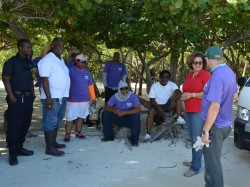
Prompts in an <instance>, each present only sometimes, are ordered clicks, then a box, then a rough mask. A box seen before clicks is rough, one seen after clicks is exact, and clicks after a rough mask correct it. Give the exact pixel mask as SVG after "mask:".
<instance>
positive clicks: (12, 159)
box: [9, 146, 18, 166]
mask: <svg viewBox="0 0 250 187" xmlns="http://www.w3.org/2000/svg"><path fill="white" fill-rule="evenodd" d="M9 164H10V165H11V166H14V165H17V164H18V160H17V148H16V146H9Z"/></svg>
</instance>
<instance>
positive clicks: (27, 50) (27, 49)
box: [19, 42, 33, 58]
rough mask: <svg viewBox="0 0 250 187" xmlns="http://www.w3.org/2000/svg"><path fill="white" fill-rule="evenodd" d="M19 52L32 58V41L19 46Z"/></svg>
mask: <svg viewBox="0 0 250 187" xmlns="http://www.w3.org/2000/svg"><path fill="white" fill-rule="evenodd" d="M19 53H20V54H21V55H22V56H23V57H28V58H31V56H32V53H33V52H32V46H31V43H29V42H25V43H23V45H22V46H20V47H19Z"/></svg>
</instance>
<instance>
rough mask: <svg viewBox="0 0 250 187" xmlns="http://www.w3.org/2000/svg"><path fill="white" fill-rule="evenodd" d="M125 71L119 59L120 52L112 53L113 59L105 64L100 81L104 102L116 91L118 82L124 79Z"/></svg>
mask: <svg viewBox="0 0 250 187" xmlns="http://www.w3.org/2000/svg"><path fill="white" fill-rule="evenodd" d="M126 77H127V71H126V68H125V65H124V64H123V63H122V62H121V61H120V54H119V53H118V52H115V53H114V56H113V60H112V61H109V62H108V63H106V64H105V67H104V70H103V73H102V81H103V85H104V87H105V103H107V102H108V101H109V99H110V98H111V97H112V95H114V94H115V93H117V90H118V84H119V82H120V81H121V80H122V81H126Z"/></svg>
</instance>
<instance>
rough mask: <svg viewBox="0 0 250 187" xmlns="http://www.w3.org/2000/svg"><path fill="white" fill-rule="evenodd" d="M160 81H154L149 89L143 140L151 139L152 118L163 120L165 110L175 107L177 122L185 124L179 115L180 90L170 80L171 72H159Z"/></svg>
mask: <svg viewBox="0 0 250 187" xmlns="http://www.w3.org/2000/svg"><path fill="white" fill-rule="evenodd" d="M159 77H160V81H159V82H156V83H154V84H153V85H152V86H151V88H150V91H149V98H150V104H151V108H150V109H149V112H148V117H147V134H146V135H145V137H144V141H148V140H150V139H151V136H150V132H151V128H152V126H153V122H154V119H156V120H157V121H164V118H165V112H169V111H170V110H172V109H173V108H175V110H176V113H177V122H178V123H180V124H185V121H184V119H183V118H182V117H181V116H180V115H181V112H180V105H179V102H178V99H180V97H181V91H180V90H179V88H178V86H177V85H176V84H175V83H174V82H172V81H170V80H169V79H170V77H171V74H170V72H169V71H167V70H163V71H161V72H160V76H159Z"/></svg>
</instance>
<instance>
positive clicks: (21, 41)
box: [17, 38, 30, 49]
mask: <svg viewBox="0 0 250 187" xmlns="http://www.w3.org/2000/svg"><path fill="white" fill-rule="evenodd" d="M25 43H30V41H29V40H28V39H25V38H23V39H20V40H18V41H17V48H18V49H19V47H22V46H23V44H25Z"/></svg>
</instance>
